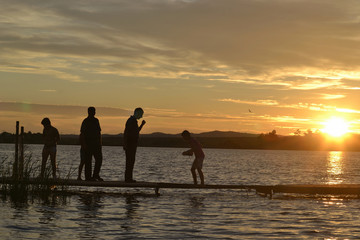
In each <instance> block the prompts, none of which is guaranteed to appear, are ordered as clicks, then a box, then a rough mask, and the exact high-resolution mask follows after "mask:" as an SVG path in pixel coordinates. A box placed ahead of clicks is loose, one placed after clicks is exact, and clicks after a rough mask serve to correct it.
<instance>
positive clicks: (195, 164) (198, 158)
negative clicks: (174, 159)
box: [181, 130, 205, 185]
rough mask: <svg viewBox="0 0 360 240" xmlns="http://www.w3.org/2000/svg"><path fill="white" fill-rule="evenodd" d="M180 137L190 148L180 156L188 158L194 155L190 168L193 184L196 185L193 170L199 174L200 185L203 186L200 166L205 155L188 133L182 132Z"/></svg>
mask: <svg viewBox="0 0 360 240" xmlns="http://www.w3.org/2000/svg"><path fill="white" fill-rule="evenodd" d="M181 136H182V137H183V139H184V140H185V141H187V142H188V143H189V145H190V147H191V149H189V150H187V151H185V152H183V153H182V154H183V155H188V156H192V155H193V154H195V159H194V162H193V164H192V166H191V174H192V176H193V179H194V184H197V179H196V171H195V170H197V171H198V173H199V177H200V180H201V185H204V174H203V172H202V165H203V161H204V158H205V154H204V152H203V150H202V147H201V145H200V143H199V142H198V141H197V140H196V139H195V138H193V137H191V135H190V133H189V131H187V130H184V131H183V132H182V133H181Z"/></svg>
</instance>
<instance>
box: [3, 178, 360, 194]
mask: <svg viewBox="0 0 360 240" xmlns="http://www.w3.org/2000/svg"><path fill="white" fill-rule="evenodd" d="M16 183H19V184H43V185H57V186H83V187H105V188H108V187H110V188H153V189H155V193H156V194H159V189H161V188H174V189H176V188H182V189H245V190H249V191H250V190H255V191H256V192H258V193H262V194H266V195H268V194H269V195H270V196H272V195H273V194H275V193H298V194H320V195H328V194H329V195H359V196H360V184H309V185H304V184H302V185H300V184H286V185H246V184H240V185H231V184H229V185H225V184H220V185H215V184H206V185H194V184H186V183H163V182H135V183H126V182H124V181H102V182H98V181H79V180H73V179H56V180H53V179H47V180H46V181H43V180H41V179H37V178H31V179H25V180H17V181H16V180H14V179H13V178H11V177H7V178H0V184H16Z"/></svg>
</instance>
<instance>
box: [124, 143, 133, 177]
mask: <svg viewBox="0 0 360 240" xmlns="http://www.w3.org/2000/svg"><path fill="white" fill-rule="evenodd" d="M125 154H126V166H125V182H132V181H134V179H133V170H134V165H135V155H136V148H128V149H127V150H126V151H125Z"/></svg>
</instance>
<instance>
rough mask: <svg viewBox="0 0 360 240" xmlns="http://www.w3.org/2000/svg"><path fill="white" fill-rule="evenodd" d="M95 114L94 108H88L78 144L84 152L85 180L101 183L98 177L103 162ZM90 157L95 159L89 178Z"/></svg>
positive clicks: (99, 131) (98, 124) (99, 129)
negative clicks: (92, 171)
mask: <svg viewBox="0 0 360 240" xmlns="http://www.w3.org/2000/svg"><path fill="white" fill-rule="evenodd" d="M95 113H96V112H95V108H94V107H89V108H88V117H87V118H85V119H84V121H83V122H82V124H81V129H80V144H81V148H82V150H83V151H84V161H85V180H87V181H103V179H102V178H101V177H100V175H99V173H100V169H101V165H102V160H103V157H102V146H101V145H102V142H101V128H100V123H99V120H98V119H97V118H96V117H95ZM92 156H94V158H95V167H94V173H93V176H92V177H91V165H92V164H91V161H92Z"/></svg>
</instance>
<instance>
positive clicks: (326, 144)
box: [0, 131, 360, 151]
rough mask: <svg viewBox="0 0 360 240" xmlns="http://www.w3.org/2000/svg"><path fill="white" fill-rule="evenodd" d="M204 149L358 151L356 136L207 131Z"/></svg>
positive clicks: (161, 143) (177, 140) (9, 138)
mask: <svg viewBox="0 0 360 240" xmlns="http://www.w3.org/2000/svg"><path fill="white" fill-rule="evenodd" d="M193 136H194V137H195V138H197V139H198V140H199V142H200V143H201V144H202V146H203V147H204V148H219V149H267V150H315V151H360V135H351V136H349V137H347V138H346V139H344V141H337V140H336V139H334V140H332V141H331V140H329V139H326V138H325V137H324V136H323V135H320V134H311V135H306V136H279V135H276V134H271V133H269V134H260V135H257V134H248V133H236V132H220V131H214V132H207V133H200V134H193ZM102 141H103V145H104V146H122V145H123V135H122V134H117V135H109V134H103V135H102ZM14 142H15V135H14V134H10V133H2V134H0V143H14ZM24 143H25V144H42V143H43V140H42V134H40V133H26V134H25V135H24ZM59 145H79V136H78V135H61V140H60V142H59ZM138 146H139V147H174V148H187V147H188V145H187V143H186V142H184V141H183V139H182V138H181V136H180V135H179V134H164V133H152V134H142V135H140V139H139V144H138Z"/></svg>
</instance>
